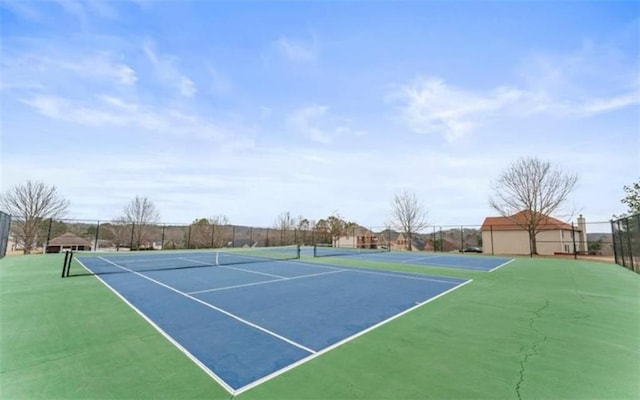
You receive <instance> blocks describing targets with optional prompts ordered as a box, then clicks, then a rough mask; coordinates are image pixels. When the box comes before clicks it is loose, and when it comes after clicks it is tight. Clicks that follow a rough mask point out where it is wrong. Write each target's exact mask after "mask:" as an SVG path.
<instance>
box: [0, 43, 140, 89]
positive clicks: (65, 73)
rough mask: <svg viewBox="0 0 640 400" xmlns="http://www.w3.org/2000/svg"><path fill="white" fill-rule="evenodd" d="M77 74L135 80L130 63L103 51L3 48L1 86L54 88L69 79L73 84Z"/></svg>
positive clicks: (111, 80)
mask: <svg viewBox="0 0 640 400" xmlns="http://www.w3.org/2000/svg"><path fill="white" fill-rule="evenodd" d="M81 78H82V79H85V80H88V81H92V82H94V83H101V82H104V83H109V84H117V85H122V86H134V85H135V84H136V82H137V80H138V77H137V75H136V72H135V70H134V69H133V68H132V67H131V66H129V65H127V64H125V63H122V62H119V61H116V60H115V56H114V55H113V54H111V53H109V52H106V51H101V52H96V51H89V52H87V53H83V54H78V52H75V51H73V52H70V51H69V49H67V50H65V49H60V48H56V49H39V50H34V51H23V52H20V53H16V52H15V51H11V50H3V66H2V81H3V88H12V89H33V88H36V87H39V88H48V87H52V88H58V87H60V86H61V84H62V83H65V82H67V81H73V82H74V84H73V86H72V87H71V88H75V87H76V86H77V81H78V80H79V79H81ZM84 83H85V84H86V83H88V82H86V81H85V82H84ZM69 84H70V85H71V83H69Z"/></svg>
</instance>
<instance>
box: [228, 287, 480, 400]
mask: <svg viewBox="0 0 640 400" xmlns="http://www.w3.org/2000/svg"><path fill="white" fill-rule="evenodd" d="M472 281H473V280H471V279H470V280H468V281H466V282H463V283H460V284H458V285H456V286H454V287H452V288H451V289H449V290H446V291H444V292H442V293H440V294H438V295H437V296H434V297H431V298H429V299H427V300H425V301H423V302H422V303H418V304H416V305H415V306H413V307H411V308H408V309H406V310H404V311H403V312H401V313H399V314H396V315H394V316H392V317H390V318H387V319H385V320H384V321H380V322H378V323H377V324H375V325H372V326H370V327H368V328H367V329H365V330H363V331H360V332H358V333H356V334H354V335H351V336H349V337H347V338H344V339H342V340H341V341H339V342H336V343H334V344H332V345H331V346H328V347H325V348H324V349H322V350H319V351H318V352H316V353H314V354H312V355H310V356H308V357H306V358H303V359H300V360H298V361H296V362H295V363H293V364H289V365H287V366H286V367H284V368H282V369H280V370H278V371H275V372H272V373H271V374H269V375H266V376H264V377H262V378H260V379H258V380H255V381H253V382H251V383H250V384H248V385H245V386H243V387H241V388H239V389H236V391H235V392H234V396H237V395H239V394H240V393H243V392H246V391H247V390H249V389H252V388H254V387H256V386H258V385H260V384H262V383H264V382H266V381H268V380H271V379H273V378H275V377H277V376H279V375H282V374H284V373H285V372H287V371H290V370H291V369H293V368H296V367H298V366H300V365H302V364H304V363H306V362H308V361H311V360H313V359H314V358H316V357H319V356H321V355H322V354H324V353H327V352H329V351H331V350H333V349H335V348H336V347H339V346H342V345H343V344H345V343H347V342H350V341H352V340H353V339H356V338H358V337H360V336H362V335H364V334H365V333H368V332H370V331H372V330H374V329H376V328H378V327H380V326H382V325H385V324H387V323H389V322H391V321H393V320H394V319H396V318H399V317H401V316H403V315H405V314H407V313H409V312H411V311H413V310H415V309H416V308H418V307H422V306H423V305H425V304H427V303H429V302H432V301H433V300H435V299H437V298H438V297H442V296H444V295H445V294H448V293H450V292H452V291H454V290H456V289H459V288H461V287H463V286H464V285H466V284H468V283H470V282H472ZM449 283H452V282H449Z"/></svg>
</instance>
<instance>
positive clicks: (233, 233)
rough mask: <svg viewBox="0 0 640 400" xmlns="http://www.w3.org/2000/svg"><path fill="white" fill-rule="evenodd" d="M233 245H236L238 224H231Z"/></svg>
mask: <svg viewBox="0 0 640 400" xmlns="http://www.w3.org/2000/svg"><path fill="white" fill-rule="evenodd" d="M231 247H236V226H235V225H233V226H231Z"/></svg>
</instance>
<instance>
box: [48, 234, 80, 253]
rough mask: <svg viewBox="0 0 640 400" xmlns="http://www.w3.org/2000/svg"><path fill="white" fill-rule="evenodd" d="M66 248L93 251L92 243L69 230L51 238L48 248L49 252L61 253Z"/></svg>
mask: <svg viewBox="0 0 640 400" xmlns="http://www.w3.org/2000/svg"><path fill="white" fill-rule="evenodd" d="M66 250H73V251H83V250H84V251H91V243H90V242H89V241H88V240H85V239H83V238H81V237H78V236H76V235H74V234H73V233H69V232H67V233H65V234H64V235H61V236H58V237H56V238H53V239H51V240H50V241H49V243H48V244H47V248H46V252H47V253H61V252H63V251H66Z"/></svg>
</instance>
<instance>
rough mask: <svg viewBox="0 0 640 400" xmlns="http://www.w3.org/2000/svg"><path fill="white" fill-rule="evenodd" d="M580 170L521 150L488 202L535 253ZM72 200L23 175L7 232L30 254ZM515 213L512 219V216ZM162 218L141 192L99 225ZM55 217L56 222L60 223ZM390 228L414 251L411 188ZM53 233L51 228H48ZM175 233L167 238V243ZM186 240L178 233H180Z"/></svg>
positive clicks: (199, 226)
mask: <svg viewBox="0 0 640 400" xmlns="http://www.w3.org/2000/svg"><path fill="white" fill-rule="evenodd" d="M577 182H578V176H577V175H576V174H574V173H568V172H565V171H563V170H562V169H560V168H558V167H554V166H553V165H552V164H551V163H550V162H548V161H544V160H540V159H538V158H534V157H524V158H521V159H519V160H517V161H515V162H513V163H512V164H510V165H509V166H508V167H507V168H505V170H504V171H503V172H502V173H501V174H500V175H499V176H498V178H497V179H496V180H494V181H493V182H492V185H491V189H492V193H493V194H492V195H491V196H490V198H489V205H490V206H491V207H492V208H493V209H494V210H496V211H497V212H498V213H499V214H500V215H501V216H504V217H507V218H510V219H512V222H513V223H514V224H515V225H518V226H520V227H521V228H522V229H523V230H526V231H527V232H528V234H529V240H530V244H531V249H532V253H534V254H536V253H537V251H536V235H537V233H538V232H539V231H540V230H541V229H542V228H543V226H544V220H545V217H546V216H558V215H559V213H560V212H561V210H563V207H564V206H565V205H566V203H567V201H568V199H569V196H570V195H571V193H572V192H573V191H574V189H575V186H576V184H577ZM623 191H624V192H625V196H624V198H623V199H622V200H621V202H622V203H623V204H625V205H626V206H627V207H628V211H627V214H625V215H632V214H637V213H640V179H639V180H638V182H635V183H633V184H631V185H629V186H624V187H623ZM69 207H70V203H69V201H68V200H67V199H65V198H64V197H63V196H62V195H61V194H60V193H59V192H58V190H57V188H56V187H55V186H53V185H48V184H45V183H43V182H37V181H31V180H28V181H27V182H26V183H24V184H21V185H16V186H14V187H12V188H10V189H9V190H7V191H6V192H4V193H2V194H1V195H0V209H2V210H3V211H5V212H7V213H9V214H11V215H12V216H13V217H14V218H15V220H14V222H13V223H12V234H13V236H14V238H15V240H16V242H17V244H18V245H19V246H20V247H21V248H22V249H23V252H24V253H25V254H28V253H30V252H31V251H32V250H33V249H34V248H36V246H38V245H41V244H42V243H41V242H42V234H41V232H42V228H43V225H44V224H45V223H46V221H49V220H59V219H61V218H63V217H64V216H65V215H66V214H67V213H68V211H69ZM516 214H519V217H518V218H513V216H514V215H516ZM159 220H160V213H159V211H158V209H157V207H156V206H155V204H154V203H153V202H152V201H151V200H150V199H148V198H147V197H143V196H135V198H133V199H132V200H131V201H130V202H129V203H128V204H126V205H125V206H124V208H123V210H122V213H121V215H119V216H118V217H116V218H114V219H113V220H112V221H111V222H110V223H108V224H105V225H104V226H103V227H102V228H101V229H104V230H106V232H107V236H108V237H109V239H110V240H111V241H112V243H113V244H114V245H115V246H116V247H120V246H123V245H125V244H128V245H129V246H130V247H131V248H133V249H141V248H143V247H144V246H148V243H147V241H148V237H149V230H150V229H151V228H152V227H153V225H154V224H157V223H158V222H159ZM58 224H59V222H58ZM228 224H229V220H228V218H227V217H226V216H224V215H219V216H215V217H209V218H197V219H195V220H194V221H193V223H192V224H191V226H190V227H189V230H188V235H189V237H188V238H187V241H188V242H189V243H190V244H193V246H191V247H223V246H224V245H225V243H224V240H225V236H224V234H223V231H222V229H218V233H217V234H216V230H215V227H216V226H219V227H222V226H226V225H228ZM387 224H388V225H389V226H390V227H393V228H394V229H396V230H398V231H399V232H402V233H403V234H404V235H405V237H406V238H407V246H408V250H412V248H411V247H412V242H413V238H414V236H415V235H416V234H417V233H419V232H420V231H422V230H423V229H424V228H425V227H426V226H427V225H428V212H427V209H426V208H425V206H424V203H423V200H422V199H420V198H419V197H418V196H417V195H416V193H415V192H413V191H410V190H404V191H402V192H401V193H398V194H396V195H395V196H394V197H393V199H392V201H391V204H390V212H389V219H388V221H387ZM356 227H358V224H357V223H356V222H354V221H350V220H348V219H346V218H344V217H342V216H341V215H340V214H339V213H338V212H334V213H332V214H331V215H329V216H327V217H325V218H320V219H318V220H315V221H314V220H311V219H308V218H306V217H303V216H298V217H293V216H291V214H290V213H289V212H288V211H285V212H282V213H281V214H279V215H278V216H277V218H276V219H275V221H274V224H273V228H274V229H278V230H281V231H293V230H296V231H297V232H299V234H300V235H303V236H302V237H301V238H299V239H300V241H301V242H303V243H307V242H308V239H309V238H308V237H307V236H304V235H312V234H314V235H317V234H319V233H322V234H323V235H324V236H323V237H328V238H330V239H329V240H330V241H331V243H332V244H335V243H336V240H337V238H339V237H340V236H342V235H343V234H345V232H349V231H350V230H353V229H354V228H356ZM60 229H61V226H59V225H53V224H50V225H49V230H51V231H53V232H54V233H57V232H58V231H59V230H60ZM49 233H51V232H49ZM179 240H180V238H175V237H172V238H169V240H168V241H167V243H166V245H165V248H171V246H172V243H173V245H174V246H175V243H176V242H177V241H179ZM182 240H183V241H184V238H182Z"/></svg>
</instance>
